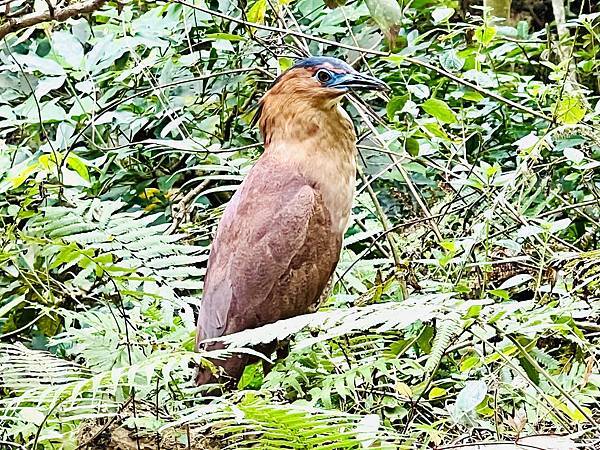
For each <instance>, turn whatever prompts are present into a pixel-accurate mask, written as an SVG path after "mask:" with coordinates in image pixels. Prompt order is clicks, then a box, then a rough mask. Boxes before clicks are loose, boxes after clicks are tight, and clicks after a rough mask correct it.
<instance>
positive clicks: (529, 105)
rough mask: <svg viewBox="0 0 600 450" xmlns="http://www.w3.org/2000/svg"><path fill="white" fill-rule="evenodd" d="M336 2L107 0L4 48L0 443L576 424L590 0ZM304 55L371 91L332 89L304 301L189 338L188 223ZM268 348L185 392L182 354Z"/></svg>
mask: <svg viewBox="0 0 600 450" xmlns="http://www.w3.org/2000/svg"><path fill="white" fill-rule="evenodd" d="M38 3H39V2H36V4H35V5H34V6H33V8H34V10H36V8H37V10H39V8H42V9H43V8H45V7H46V6H43V5H41V4H38ZM42 3H43V2H42ZM340 3H342V2H337V1H329V0H328V1H327V2H326V4H324V3H323V2H320V1H316V0H298V1H295V2H279V3H276V4H273V3H271V2H267V1H262V0H257V1H252V2H249V3H247V4H246V3H245V2H240V3H229V2H208V3H206V4H205V3H202V2H195V3H192V2H185V1H181V2H179V1H178V2H171V3H166V4H160V3H146V2H134V3H131V2H125V3H119V4H116V3H114V4H113V3H112V2H108V3H106V4H104V5H103V6H102V7H101V8H100V9H99V10H97V11H95V12H94V13H93V14H91V15H90V16H89V17H88V18H78V19H75V18H71V19H69V20H67V21H66V22H64V23H53V24H36V25H34V26H32V27H31V28H29V29H25V30H21V31H20V32H18V33H13V34H9V35H7V36H6V38H4V40H3V41H2V44H1V45H0V61H1V64H0V87H2V89H1V91H0V337H1V339H2V341H3V343H2V344H1V345H0V367H1V370H0V418H1V421H0V445H4V443H5V442H9V443H10V444H11V445H23V446H27V447H28V448H35V449H42V448H65V449H70V448H74V447H76V446H77V445H78V444H81V443H83V442H87V443H88V444H90V445H94V444H95V443H96V444H98V442H100V441H98V436H99V434H97V431H98V430H103V431H102V432H103V433H108V434H109V435H111V436H113V437H114V436H117V434H118V433H117V432H118V431H119V430H126V432H125V435H126V437H127V439H128V440H127V442H130V443H131V444H132V448H135V445H136V444H135V440H141V439H146V440H147V442H149V444H148V445H150V446H151V447H150V448H154V447H156V446H157V445H160V447H161V448H187V445H189V442H192V441H193V442H196V440H195V438H196V437H198V436H204V437H210V438H214V439H215V442H216V443H217V444H216V445H218V446H220V447H225V446H228V448H302V449H304V448H320V449H323V448H331V449H338V448H339V449H342V448H343V449H355V448H425V447H427V446H429V447H431V446H437V447H438V448H444V447H443V446H444V445H446V444H448V443H451V442H452V443H456V442H458V441H457V439H461V440H460V443H464V444H467V443H468V442H469V441H475V442H476V441H494V442H495V441H499V440H508V441H511V442H514V440H515V438H517V437H522V436H525V435H532V434H538V433H554V434H574V435H573V436H572V437H573V439H576V440H579V441H581V442H582V443H584V444H586V443H592V442H594V439H596V436H597V435H598V427H599V426H600V425H598V423H599V421H600V412H599V411H600V409H599V406H598V401H597V398H598V392H599V389H600V377H599V375H598V363H597V361H596V359H595V355H596V353H597V351H598V324H597V322H598V317H599V307H598V296H599V280H600V272H599V270H598V267H599V265H598V260H599V258H600V254H599V252H598V250H597V243H598V239H599V237H600V236H599V232H600V229H599V224H600V207H599V204H598V194H599V192H598V185H599V181H600V178H599V167H600V163H599V162H598V160H599V157H600V156H599V155H600V133H599V132H598V129H599V128H598V127H599V125H600V118H599V117H600V101H599V99H598V97H599V95H600V84H598V80H599V79H600V77H598V71H599V70H600V63H599V59H598V48H599V47H598V36H597V25H598V22H599V20H600V16H598V13H595V12H589V13H588V14H585V13H584V11H583V10H582V11H580V12H579V14H572V16H571V17H569V21H568V23H567V25H568V27H567V29H568V30H570V33H568V34H567V35H563V36H562V37H561V39H562V40H561V41H559V40H558V33H557V31H556V28H555V27H554V26H553V25H550V26H548V27H544V28H542V29H540V30H539V31H536V30H535V29H533V28H532V26H531V25H530V24H529V23H527V22H526V21H525V20H522V21H520V22H515V23H512V24H509V25H506V26H500V25H498V24H497V23H496V22H494V21H493V20H492V19H491V18H489V17H485V18H481V17H478V16H471V15H466V12H465V11H462V10H460V6H461V5H458V4H457V3H456V2H448V1H443V0H435V1H429V2H423V1H415V2H412V3H397V2H394V1H391V2H390V1H388V0H386V1H385V2H379V3H378V2H372V1H370V0H369V1H365V2H362V1H359V2H352V3H349V4H347V5H342V4H340ZM61 6H64V5H61ZM22 7H24V6H23V5H22V2H13V3H12V4H11V5H10V9H7V11H10V12H11V14H16V13H18V11H20V10H19V8H22ZM25 7H27V5H25ZM37 10H36V11H37ZM34 12H35V11H34ZM459 16H462V17H459ZM532 23H534V22H532ZM0 25H1V23H0ZM564 49H568V52H567V54H568V57H564V55H565V54H564V53H563V50H564ZM388 52H389V53H388ZM306 53H311V54H328V55H334V56H339V57H341V58H344V59H346V60H347V61H349V62H352V63H353V64H355V65H356V66H357V67H358V66H360V67H361V69H363V70H365V71H370V72H372V73H373V74H374V75H376V76H378V77H380V78H382V79H384V80H385V81H386V82H387V83H388V84H389V85H390V86H391V87H392V92H391V94H390V96H389V97H387V96H385V95H383V94H377V96H369V97H367V98H356V97H351V98H350V99H349V101H348V103H347V105H346V107H347V109H348V111H349V113H350V115H351V116H352V118H353V119H355V124H356V127H357V132H358V135H359V151H360V155H359V158H358V160H359V163H360V178H359V180H358V181H357V195H356V199H355V204H354V208H353V217H352V220H351V224H350V227H349V229H348V231H347V233H346V238H345V247H344V250H343V252H342V255H341V260H340V263H339V265H338V268H337V271H336V274H335V277H334V281H335V284H334V288H333V291H332V294H331V296H330V297H329V299H328V300H327V302H326V303H325V304H324V305H323V307H322V309H321V310H320V311H318V312H316V313H313V314H307V315H304V316H300V317H295V318H292V319H288V320H285V321H281V322H278V323H275V324H270V325H267V326H265V327H262V328H259V329H256V330H247V331H244V332H242V333H238V334H236V335H232V336H229V337H228V338H227V340H228V343H229V347H228V348H227V349H226V350H221V351H218V352H212V353H210V354H206V353H204V354H199V353H194V352H193V351H192V350H193V340H194V327H195V317H194V311H195V306H196V304H197V302H198V301H199V298H200V297H201V289H202V280H203V275H204V271H205V264H206V260H207V256H208V249H209V246H210V240H211V236H212V233H213V232H214V229H215V226H216V223H217V221H218V218H219V217H220V215H221V212H222V208H223V205H224V204H225V203H226V202H227V201H228V199H229V198H230V195H231V193H232V192H233V191H234V190H235V189H236V186H237V185H238V183H239V182H240V180H241V179H242V178H243V176H244V174H245V173H246V172H247V170H248V169H249V167H251V165H252V163H253V161H254V160H255V158H256V157H257V156H258V155H259V153H260V151H261V146H260V139H259V136H258V135H257V131H256V130H255V129H254V128H253V127H252V126H251V123H252V118H253V115H254V113H255V108H254V106H255V104H256V102H257V100H258V99H259V98H260V96H261V95H262V93H263V92H264V91H265V89H266V88H267V87H268V82H269V81H271V80H272V79H273V78H274V77H275V76H276V75H277V74H279V73H280V72H281V71H282V70H284V69H286V68H287V67H289V66H290V64H291V63H292V59H291V57H292V56H298V55H302V54H306ZM366 104H368V105H369V108H367V107H365V105H366ZM233 256H234V255H233ZM273 338H277V339H280V340H285V339H291V342H292V347H291V352H290V354H289V355H288V356H287V357H286V358H284V359H282V360H280V361H278V362H277V364H276V365H275V366H274V367H273V368H272V370H271V371H270V372H269V373H268V374H264V373H263V372H262V370H261V368H260V364H257V365H253V366H250V367H249V368H248V369H247V371H246V372H245V374H244V377H243V378H242V380H241V382H240V385H239V390H238V391H235V392H229V393H223V394H221V395H216V393H215V391H214V390H213V391H211V390H209V389H206V388H196V387H194V386H193V384H192V382H191V381H192V379H193V376H194V366H195V365H196V364H198V363H204V364H210V363H209V362H208V361H207V358H219V357H224V356H226V355H230V354H232V353H234V352H239V351H245V352H250V353H252V354H254V355H256V353H255V352H254V351H253V350H252V349H251V347H252V346H254V345H256V344H259V343H263V342H269V341H271V340H272V339H273ZM268 356H269V355H266V357H268ZM86 430H95V431H93V432H91V433H88V434H87V435H86V433H85V431H86ZM111 433H112V434H111ZM103 436H105V435H103ZM119 436H121V435H119ZM131 436H133V437H134V438H131ZM465 436H468V439H467V438H465ZM551 437H552V436H551ZM171 438H173V439H171ZM161 439H162V440H161ZM528 439H530V441H528V442H533V443H534V444H535V442H541V441H540V440H538V441H535V437H529V438H528ZM188 441H189V442H188ZM200 441H201V439H200V440H199V441H198V442H199V443H198V445H197V446H198V448H202V446H203V445H205V444H202V443H200ZM123 442H125V441H123ZM157 442H158V444H157ZM173 442H175V444H174V443H173ZM557 442H558V441H553V445H554V444H556V446H557V448H568V446H571V445H572V442H571V440H563V441H562V444H560V445H562V447H559V444H557ZM534 444H532V445H534ZM98 445H100V444H98ZM123 445H125V444H123ZM211 445H213V444H211ZM544 445H546V446H549V445H550V444H546V443H544ZM591 445H593V444H591ZM177 446H179V447H177Z"/></svg>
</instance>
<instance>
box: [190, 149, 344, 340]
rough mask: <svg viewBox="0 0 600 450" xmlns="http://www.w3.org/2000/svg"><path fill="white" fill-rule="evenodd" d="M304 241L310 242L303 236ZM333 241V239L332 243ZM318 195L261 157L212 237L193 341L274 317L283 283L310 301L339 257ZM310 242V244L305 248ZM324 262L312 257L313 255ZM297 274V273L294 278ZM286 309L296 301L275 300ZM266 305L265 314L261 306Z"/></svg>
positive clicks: (296, 176)
mask: <svg viewBox="0 0 600 450" xmlns="http://www.w3.org/2000/svg"><path fill="white" fill-rule="evenodd" d="M309 238H310V243H309V245H305V244H306V243H307V239H309ZM334 241H335V242H334ZM340 242H341V237H340V236H337V235H334V234H333V233H332V231H331V224H330V219H329V214H328V212H327V210H326V209H325V207H324V205H323V202H322V199H321V196H320V195H319V193H318V192H317V191H315V190H314V189H313V188H312V187H311V186H310V185H308V184H307V182H306V181H305V179H304V178H303V177H302V176H300V175H299V174H298V173H296V172H294V171H293V170H290V169H289V168H288V167H286V166H285V165H282V164H279V163H277V162H275V161H272V160H269V159H268V158H264V157H263V158H261V160H259V162H258V163H257V164H256V166H255V167H254V168H253V169H252V170H251V173H250V174H249V175H248V177H247V178H246V180H245V181H244V182H243V183H242V185H241V186H240V188H239V189H238V191H237V192H236V194H235V195H234V197H233V198H232V199H231V201H230V203H229V204H228V206H227V208H226V211H225V213H224V215H223V217H222V219H221V222H220V223H219V227H218V230H217V235H216V237H215V239H214V241H213V244H212V249H211V254H210V258H209V262H208V270H207V274H206V277H205V283H204V294H203V298H202V301H201V305H200V315H199V317H198V333H197V342H199V341H200V340H203V339H207V338H215V337H219V336H222V335H223V334H229V333H232V332H235V331H239V330H243V329H246V328H254V327H256V326H259V325H262V324H264V323H267V322H270V321H274V320H277V319H278V318H280V317H279V315H278V314H279V311H278V308H279V307H280V305H279V303H277V302H280V303H281V302H285V301H287V300H286V299H280V298H273V299H272V300H273V301H274V302H275V304H265V302H266V301H268V300H270V297H272V296H274V295H277V296H280V292H281V291H282V290H283V291H285V288H283V289H282V283H286V282H287V278H286V277H291V278H292V279H291V281H290V284H296V285H298V284H299V283H306V286H295V287H294V286H291V285H290V289H292V288H293V290H294V291H295V295H296V296H308V297H316V298H308V299H299V300H298V299H292V300H293V301H299V303H300V304H301V303H302V302H303V301H304V302H306V301H308V302H312V301H316V300H317V298H318V295H319V294H320V293H321V291H322V289H323V288H324V286H325V284H326V283H327V280H328V278H329V276H330V275H331V271H332V269H333V268H334V267H335V263H336V262H337V258H338V256H339V245H340ZM308 247H310V248H308ZM319 252H320V253H322V258H323V261H322V263H319V262H318V261H316V259H317V257H318V253H319ZM298 274H300V276H298ZM281 307H282V308H287V312H286V314H288V315H290V314H289V313H290V311H291V312H292V313H295V314H301V313H303V312H306V311H297V312H296V311H294V308H298V306H296V305H289V304H288V305H285V304H281ZM265 309H266V311H265Z"/></svg>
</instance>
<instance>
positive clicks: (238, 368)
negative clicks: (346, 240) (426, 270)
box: [196, 57, 387, 384]
mask: <svg viewBox="0 0 600 450" xmlns="http://www.w3.org/2000/svg"><path fill="white" fill-rule="evenodd" d="M386 88H387V85H386V84H385V83H383V82H382V81H380V80H378V79H376V78H373V77H371V76H368V75H364V74H361V73H359V72H357V71H356V70H354V69H353V68H352V67H350V66H349V65H348V64H346V63H345V62H343V61H341V60H339V59H336V58H329V57H311V58H307V59H303V60H300V61H299V62H297V63H296V64H295V65H294V66H293V67H292V68H290V69H289V70H287V71H286V72H285V73H283V74H282V75H281V76H279V77H278V78H277V79H276V80H275V82H274V83H273V85H272V87H271V89H269V91H268V92H267V93H266V94H265V95H264V97H263V98H262V99H261V101H260V106H259V111H258V112H257V114H259V126H260V131H261V134H262V136H263V139H264V147H265V151H264V153H263V154H262V156H261V157H260V158H259V159H258V161H257V163H256V164H255V165H254V167H253V168H252V169H251V170H250V172H249V174H248V176H247V177H246V179H245V180H244V181H243V182H242V184H241V185H240V186H239V188H238V190H237V191H236V193H235V194H234V196H233V197H232V198H231V201H230V202H229V204H228V205H227V207H226V208H225V212H224V214H223V217H222V218H221V221H220V223H219V226H218V228H217V234H216V237H215V239H214V241H213V243H212V248H211V251H210V257H209V260H208V270H207V273H206V277H205V280H204V294H203V297H202V301H201V303H200V313H199V317H198V327H197V333H196V348H197V349H205V350H211V349H219V348H223V344H222V343H220V342H218V341H217V342H215V341H211V342H209V343H203V342H202V341H203V340H205V339H209V338H219V337H221V336H224V335H228V334H231V333H235V332H238V331H242V330H246V329H249V328H256V327H259V326H261V325H265V324H268V323H272V322H275V321H277V320H280V319H286V318H290V317H293V316H297V315H300V314H305V313H307V312H309V311H311V310H314V308H315V307H316V304H317V302H318V300H319V297H320V296H321V294H322V292H323V290H324V289H325V287H326V285H327V283H328V281H329V279H330V278H331V276H332V274H333V271H334V269H335V266H336V264H337V262H338V259H339V256H340V250H341V247H342V238H343V235H344V231H345V229H346V225H347V223H348V217H349V215H350V209H351V206H352V198H353V196H354V181H355V175H356V162H355V157H356V135H355V133H354V127H353V125H352V122H351V120H350V118H349V116H348V114H346V112H345V111H344V110H343V109H342V108H341V107H340V100H341V99H342V97H343V96H344V94H346V93H348V92H350V91H351V90H355V89H365V90H383V89H386ZM274 348H275V346H274V345H268V346H265V347H264V348H261V349H260V350H261V351H262V352H263V353H265V354H269V355H270V353H272V352H273V350H274ZM213 363H214V364H215V365H217V366H219V367H221V368H222V372H224V374H222V375H225V376H226V377H227V378H228V379H229V381H230V382H235V381H237V380H239V378H240V377H241V375H242V372H243V370H244V367H245V366H246V365H247V364H248V363H249V358H248V356H247V355H236V356H233V357H231V358H230V359H227V360H224V361H213ZM216 379H217V378H216V377H215V376H213V374H212V372H211V371H210V370H209V369H208V368H200V369H199V370H198V373H197V378H196V382H197V384H204V383H207V382H210V381H215V380H216Z"/></svg>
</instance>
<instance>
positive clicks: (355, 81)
mask: <svg viewBox="0 0 600 450" xmlns="http://www.w3.org/2000/svg"><path fill="white" fill-rule="evenodd" d="M294 68H314V69H316V72H315V75H314V76H315V78H316V79H317V81H319V82H320V83H321V85H322V86H323V87H328V88H334V89H339V90H340V91H342V92H348V91H349V90H354V89H364V90H375V91H384V90H388V89H389V87H388V85H387V84H385V83H384V82H383V81H381V80H379V79H377V78H375V77H372V76H369V75H365V74H362V73H360V72H357V71H356V70H354V69H353V68H352V67H351V66H350V65H348V64H346V63H345V62H344V61H342V60H341V59H337V58H331V57H329V56H312V57H310V58H305V59H301V60H300V61H298V62H296V64H294Z"/></svg>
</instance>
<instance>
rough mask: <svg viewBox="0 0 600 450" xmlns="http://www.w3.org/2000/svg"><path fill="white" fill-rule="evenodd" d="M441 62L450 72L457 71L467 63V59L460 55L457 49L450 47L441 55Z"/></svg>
mask: <svg viewBox="0 0 600 450" xmlns="http://www.w3.org/2000/svg"><path fill="white" fill-rule="evenodd" d="M440 64H441V65H442V67H443V68H444V69H445V70H447V71H448V72H457V71H459V70H461V69H462V68H463V67H464V65H465V59H464V58H461V57H460V56H458V53H456V50H454V49H450V50H447V51H445V52H444V53H442V54H441V55H440Z"/></svg>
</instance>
